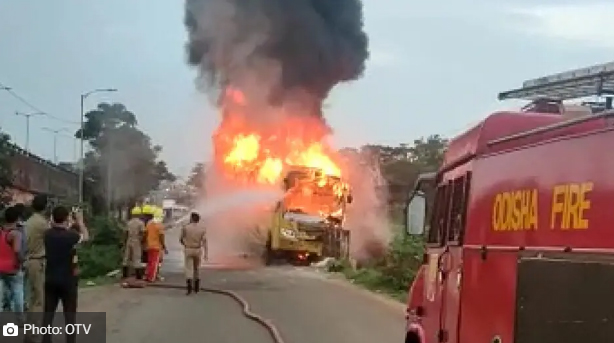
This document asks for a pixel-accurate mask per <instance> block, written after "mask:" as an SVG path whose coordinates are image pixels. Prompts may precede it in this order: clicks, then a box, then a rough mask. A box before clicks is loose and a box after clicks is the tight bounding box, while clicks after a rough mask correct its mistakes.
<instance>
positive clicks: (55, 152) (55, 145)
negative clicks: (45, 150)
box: [43, 127, 67, 164]
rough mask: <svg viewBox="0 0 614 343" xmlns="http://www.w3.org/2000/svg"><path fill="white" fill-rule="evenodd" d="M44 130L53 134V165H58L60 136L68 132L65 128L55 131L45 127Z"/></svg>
mask: <svg viewBox="0 0 614 343" xmlns="http://www.w3.org/2000/svg"><path fill="white" fill-rule="evenodd" d="M43 130H45V131H49V132H51V133H53V163H55V164H58V134H59V133H60V132H64V131H67V129H65V128H61V129H57V130H53V129H50V128H48V127H43Z"/></svg>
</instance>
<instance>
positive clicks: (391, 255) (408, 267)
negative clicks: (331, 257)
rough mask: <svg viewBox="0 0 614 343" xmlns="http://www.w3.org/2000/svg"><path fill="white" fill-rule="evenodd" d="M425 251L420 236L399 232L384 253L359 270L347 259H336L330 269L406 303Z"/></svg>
mask: <svg viewBox="0 0 614 343" xmlns="http://www.w3.org/2000/svg"><path fill="white" fill-rule="evenodd" d="M397 232H398V231H397ZM423 251H424V250H423V244H422V239H421V237H410V236H407V235H405V234H402V233H399V234H397V235H396V236H395V238H394V239H393V241H392V242H391V243H390V247H389V249H388V251H387V253H386V254H385V256H382V257H381V258H378V259H376V260H373V261H370V262H369V263H368V264H366V265H364V266H361V267H359V268H357V269H353V268H352V266H351V265H350V263H348V262H347V261H341V262H337V263H335V264H333V265H332V266H330V267H329V271H331V272H340V273H342V274H343V275H344V276H345V277H346V278H347V279H349V280H352V282H353V283H354V284H356V285H359V286H362V287H364V288H366V289H369V290H371V291H374V292H377V293H382V294H385V295H388V296H390V297H392V298H394V299H396V300H399V301H403V302H404V301H406V298H407V291H408V289H409V287H410V285H411V283H412V282H413V280H414V277H415V275H416V271H417V270H418V268H419V267H420V264H421V262H422V253H423Z"/></svg>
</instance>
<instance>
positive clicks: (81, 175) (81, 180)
mask: <svg viewBox="0 0 614 343" xmlns="http://www.w3.org/2000/svg"><path fill="white" fill-rule="evenodd" d="M103 92H117V89H115V88H101V89H94V90H92V91H89V92H87V93H83V94H81V115H80V117H81V126H80V130H79V131H80V132H81V149H80V154H79V155H80V158H79V162H78V163H79V203H83V184H84V182H85V175H84V170H85V163H84V162H85V161H84V159H85V155H84V143H85V139H84V137H83V133H84V132H83V127H84V125H83V124H84V117H85V113H84V110H83V103H84V102H85V99H86V98H87V97H88V96H90V95H92V94H94V93H103Z"/></svg>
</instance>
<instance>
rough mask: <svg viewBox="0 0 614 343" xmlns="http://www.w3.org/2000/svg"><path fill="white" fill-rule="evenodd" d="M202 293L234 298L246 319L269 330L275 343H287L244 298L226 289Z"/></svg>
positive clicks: (153, 285)
mask: <svg viewBox="0 0 614 343" xmlns="http://www.w3.org/2000/svg"><path fill="white" fill-rule="evenodd" d="M148 287H155V288H167V289H181V290H185V286H180V285H170V284H155V283H154V284H150V285H148ZM200 291H202V292H205V293H213V294H220V295H224V296H226V297H229V298H232V299H233V300H234V301H236V302H237V303H239V305H241V307H243V315H244V316H245V317H247V318H248V319H250V320H252V321H254V322H256V323H258V324H259V325H261V326H263V327H264V328H265V329H267V331H268V332H269V334H270V335H271V338H273V341H274V342H275V343H285V341H284V339H283V338H282V337H281V334H280V333H279V330H277V327H275V325H274V324H273V323H271V321H269V320H267V319H264V318H262V317H261V316H259V315H257V314H255V313H254V312H252V311H251V310H250V307H249V303H248V302H247V300H245V299H244V298H243V297H241V296H240V295H239V294H237V293H236V292H233V291H229V290H226V289H217V288H207V287H200Z"/></svg>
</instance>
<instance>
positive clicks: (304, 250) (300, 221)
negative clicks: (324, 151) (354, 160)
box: [265, 166, 352, 264]
mask: <svg viewBox="0 0 614 343" xmlns="http://www.w3.org/2000/svg"><path fill="white" fill-rule="evenodd" d="M283 189H284V191H285V196H284V198H283V199H282V200H281V201H279V202H278V203H277V206H276V208H275V211H274V213H273V220H272V221H271V223H270V224H269V225H268V227H267V230H266V231H267V232H268V235H267V242H266V250H265V261H266V262H267V264H270V263H271V262H272V261H274V260H275V259H277V258H283V259H286V260H290V261H295V262H296V261H298V262H306V263H308V262H312V261H315V260H318V259H319V258H320V257H322V256H333V257H347V256H348V255H349V239H350V232H349V231H348V230H347V228H345V226H344V223H345V217H346V207H347V205H348V204H350V203H351V202H352V195H351V193H350V188H349V186H348V185H347V184H346V183H345V182H343V181H342V180H341V178H340V177H338V176H334V175H327V174H325V173H323V172H322V170H320V169H318V168H309V167H304V166H295V167H291V168H290V170H289V171H288V173H287V174H286V177H285V178H284V180H283Z"/></svg>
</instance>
